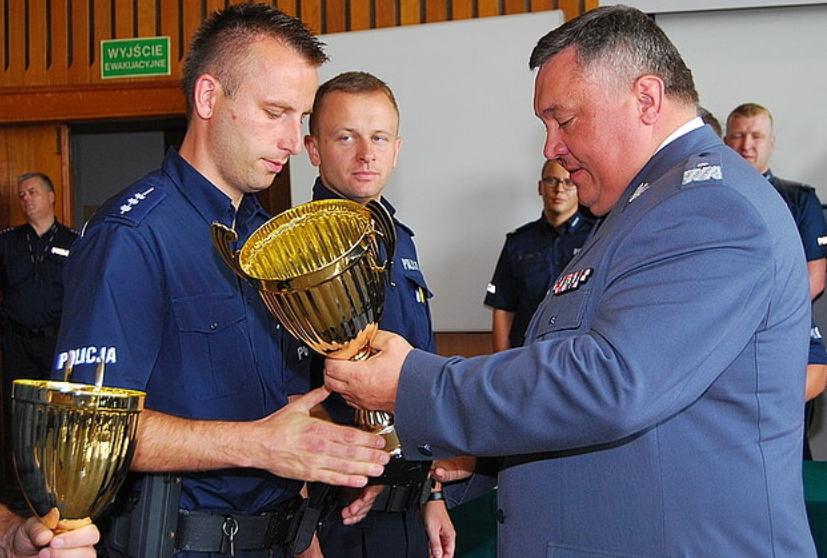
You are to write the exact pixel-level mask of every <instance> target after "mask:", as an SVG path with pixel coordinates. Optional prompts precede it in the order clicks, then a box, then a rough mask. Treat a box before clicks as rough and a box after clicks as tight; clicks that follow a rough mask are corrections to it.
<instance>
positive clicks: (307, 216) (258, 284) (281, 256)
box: [212, 199, 427, 484]
mask: <svg viewBox="0 0 827 558" xmlns="http://www.w3.org/2000/svg"><path fill="white" fill-rule="evenodd" d="M212 234H213V243H214V244H215V247H216V249H217V250H218V252H219V254H220V255H221V257H222V258H223V259H224V261H225V262H226V263H227V265H228V266H229V267H230V268H232V269H233V270H234V271H235V272H236V274H238V275H239V276H240V277H242V278H243V279H245V280H247V281H248V282H249V283H250V284H251V285H253V287H254V288H255V289H256V290H257V291H258V292H259V294H260V295H261V297H262V299H263V300H264V304H265V306H267V308H268V310H269V311H270V313H271V314H272V315H273V316H274V317H275V318H276V319H278V321H279V322H280V323H281V324H282V325H283V326H284V327H285V328H286V329H287V330H288V331H289V332H290V333H291V334H292V335H293V336H294V337H296V338H297V339H300V340H302V341H303V342H305V343H306V344H307V345H308V346H309V347H310V348H311V349H313V350H314V351H316V352H317V353H319V354H322V355H324V356H327V357H330V358H337V359H349V360H363V359H366V358H368V357H369V356H370V355H371V348H370V341H371V339H372V338H373V336H374V334H375V333H376V331H377V329H378V324H379V320H380V318H381V316H382V309H383V306H384V302H385V284H384V280H385V279H387V280H388V281H390V267H391V262H392V260H393V253H394V250H395V248H396V229H395V227H394V223H393V219H392V218H391V216H390V214H389V213H388V211H387V210H386V209H385V208H384V206H383V205H382V204H381V203H379V202H377V201H370V202H368V203H367V204H366V205H365V206H362V205H360V204H358V203H356V202H353V201H350V200H343V199H342V200H319V201H313V202H309V203H306V204H303V205H299V206H296V207H294V208H292V209H289V210H287V211H285V212H283V213H280V214H279V215H276V216H275V217H273V218H272V219H270V220H269V221H268V222H267V223H265V224H264V225H262V226H261V227H259V228H258V229H257V230H256V231H255V232H254V233H253V234H252V235H250V238H249V239H248V240H247V241H246V242H245V243H244V246H243V247H241V249H240V250H237V251H235V252H233V250H232V243H233V242H236V241H237V240H238V236H237V235H236V233H235V231H234V230H233V229H230V228H229V227H226V226H224V225H222V224H220V223H214V224H213V226H212ZM382 247H384V254H383V250H382ZM355 421H356V424H357V426H359V427H360V428H362V429H364V430H368V431H370V432H375V433H378V434H381V435H382V436H384V438H385V450H386V451H388V452H390V454H391V455H392V456H393V457H394V458H395V459H392V460H391V463H389V464H388V466H387V467H386V468H385V474H383V475H382V476H381V477H378V478H377V479H372V480H371V482H372V483H375V484H404V483H406V482H409V481H412V480H414V479H419V480H424V477H425V476H426V475H427V469H426V470H424V472H423V471H422V466H421V464H420V463H416V462H412V463H408V462H406V461H405V460H404V459H403V458H402V447H401V445H400V443H399V438H398V437H397V435H396V431H395V429H394V426H393V415H391V414H390V413H385V412H382V411H371V410H357V411H356V414H355Z"/></svg>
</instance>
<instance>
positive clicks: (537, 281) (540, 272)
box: [514, 252, 551, 296]
mask: <svg viewBox="0 0 827 558" xmlns="http://www.w3.org/2000/svg"><path fill="white" fill-rule="evenodd" d="M548 266H549V264H548V261H546V256H545V253H544V252H531V253H529V254H521V255H520V257H519V258H517V260H516V262H515V263H514V275H515V276H516V277H517V279H518V280H519V281H520V283H522V285H523V288H524V289H525V290H526V291H527V292H528V293H536V294H540V295H542V293H544V292H546V290H547V289H548V283H549V276H550V275H551V271H550V270H549V268H548ZM535 296H536V295H535Z"/></svg>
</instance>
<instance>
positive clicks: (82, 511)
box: [10, 379, 146, 531]
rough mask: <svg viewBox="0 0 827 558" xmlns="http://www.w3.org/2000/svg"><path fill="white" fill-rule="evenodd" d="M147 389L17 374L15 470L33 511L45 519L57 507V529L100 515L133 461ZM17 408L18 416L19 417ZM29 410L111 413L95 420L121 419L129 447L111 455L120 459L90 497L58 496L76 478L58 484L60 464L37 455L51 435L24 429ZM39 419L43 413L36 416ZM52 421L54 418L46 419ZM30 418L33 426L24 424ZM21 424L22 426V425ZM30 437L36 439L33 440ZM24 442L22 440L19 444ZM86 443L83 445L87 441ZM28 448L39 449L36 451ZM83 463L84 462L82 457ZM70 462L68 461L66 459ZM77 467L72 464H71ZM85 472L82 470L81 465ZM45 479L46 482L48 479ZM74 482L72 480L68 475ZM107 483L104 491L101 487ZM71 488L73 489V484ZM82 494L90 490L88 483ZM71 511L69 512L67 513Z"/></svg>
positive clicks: (14, 390)
mask: <svg viewBox="0 0 827 558" xmlns="http://www.w3.org/2000/svg"><path fill="white" fill-rule="evenodd" d="M145 398H146V393H145V392H143V391H139V390H131V389H123V388H112V387H107V386H98V385H93V384H83V383H78V382H68V381H56V380H31V379H18V380H15V381H14V382H13V384H12V393H11V400H10V402H11V405H12V416H13V421H14V422H13V427H14V433H13V438H12V439H13V443H14V447H13V462H14V468H15V473H16V474H17V477H18V479H19V482H20V486H21V488H22V489H23V494H24V496H25V499H26V502H27V503H28V505H29V508H30V509H31V510H32V512H34V513H35V515H37V516H38V517H40V519H41V521H44V522H45V521H46V516H48V515H49V513H51V512H49V509H47V508H49V507H50V508H57V509H58V510H59V513H60V515H61V517H60V521H59V523H58V529H59V530H61V531H63V530H71V529H75V528H77V527H80V526H82V525H84V524H85V523H86V522H87V521H88V520H86V519H84V518H92V517H95V516H97V515H99V514H100V513H101V512H102V511H103V510H104V508H106V507H107V505H108V503H109V502H111V500H110V498H111V497H112V496H114V494H116V493H117V490H118V489H119V488H120V486H121V485H122V484H123V482H124V480H125V479H126V473H127V471H128V468H129V465H130V463H131V461H132V458H133V455H134V451H135V442H136V434H137V425H138V418H139V416H140V414H141V412H142V411H143V409H144V401H145ZM18 413H20V416H19V417H18ZM31 413H35V414H36V415H38V416H40V415H44V414H45V415H47V416H65V417H69V416H78V414H80V415H81V416H84V415H85V416H88V415H96V416H97V415H99V416H101V417H110V418H106V419H97V420H106V421H107V422H109V421H110V420H115V421H116V423H117V424H120V425H121V428H123V430H122V434H121V435H120V436H122V438H120V439H121V440H122V442H120V443H124V444H126V446H125V449H123V450H122V451H121V452H119V453H118V454H117V455H115V457H114V458H113V457H110V459H109V460H110V462H111V463H112V464H113V465H116V464H117V468H116V469H112V470H111V472H108V473H106V474H105V478H106V483H105V484H101V485H100V486H99V487H98V488H97V490H96V492H95V493H94V496H93V497H92V498H89V499H88V500H87V499H85V498H84V499H82V500H75V499H71V498H69V499H64V498H63V497H57V494H59V493H60V494H63V493H64V492H65V490H66V489H65V488H64V489H61V490H58V488H59V487H64V486H72V484H60V483H56V482H54V480H55V479H56V478H60V475H57V476H54V475H55V471H56V470H57V469H55V468H54V465H52V466H49V467H46V466H45V465H44V463H41V462H40V461H39V458H40V457H42V456H41V455H40V454H39V452H41V451H43V450H42V448H41V449H37V448H39V447H41V446H40V445H39V444H41V443H45V441H46V440H47V439H48V437H46V438H43V437H41V436H36V437H35V438H29V436H28V435H24V432H26V431H27V430H28V429H29V428H30V427H31V426H33V424H31V423H28V422H25V423H21V422H19V421H20V420H25V418H26V417H29V416H30V415H31ZM38 420H39V419H38ZM48 420H49V421H51V420H52V419H48ZM26 424H29V425H30V426H29V427H26ZM21 428H22V429H23V430H22V431H19V429H21ZM35 428H36V431H40V430H41V428H42V427H41V426H37V427H35ZM46 431H48V432H49V433H52V432H55V431H54V430H53V429H52V428H51V427H47V428H46ZM29 442H31V443H33V444H34V445H32V446H29ZM18 443H22V444H23V445H18ZM83 447H85V446H83ZM30 452H35V456H34V457H32V456H31V455H30ZM82 463H86V461H83V462H82ZM66 466H69V465H66ZM71 470H72V471H74V466H71ZM78 473H79V474H85V473H81V472H80V470H79V471H78ZM44 482H45V484H42V483H44ZM69 482H71V481H69ZM78 482H85V481H81V480H75V481H74V483H75V487H77V483H78ZM104 487H105V488H106V490H105V491H103V488H104ZM71 490H74V488H73V489H71ZM82 493H83V494H86V495H89V494H91V493H87V492H86V489H84V490H83V492H82ZM67 511H68V512H69V513H68V515H65V516H64V514H66V513H67Z"/></svg>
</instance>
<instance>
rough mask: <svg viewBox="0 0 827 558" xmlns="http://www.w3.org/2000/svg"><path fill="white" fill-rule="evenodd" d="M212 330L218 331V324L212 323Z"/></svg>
mask: <svg viewBox="0 0 827 558" xmlns="http://www.w3.org/2000/svg"><path fill="white" fill-rule="evenodd" d="M210 329H211V330H213V331H215V330H216V329H218V322H212V323H210Z"/></svg>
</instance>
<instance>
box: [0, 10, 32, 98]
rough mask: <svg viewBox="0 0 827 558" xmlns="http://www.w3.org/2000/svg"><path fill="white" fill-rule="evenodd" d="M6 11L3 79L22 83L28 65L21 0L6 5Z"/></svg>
mask: <svg viewBox="0 0 827 558" xmlns="http://www.w3.org/2000/svg"><path fill="white" fill-rule="evenodd" d="M7 13H8V29H9V33H8V38H7V39H6V42H7V45H8V47H7V48H8V69H7V70H6V71H5V72H4V73H5V74H6V76H5V79H3V82H2V83H4V84H9V85H11V84H13V83H23V82H24V81H25V80H24V72H25V69H26V66H28V63H29V61H28V57H27V56H26V12H25V9H24V5H23V3H22V2H12V3H11V4H10V5H9V6H8V7H7Z"/></svg>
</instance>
